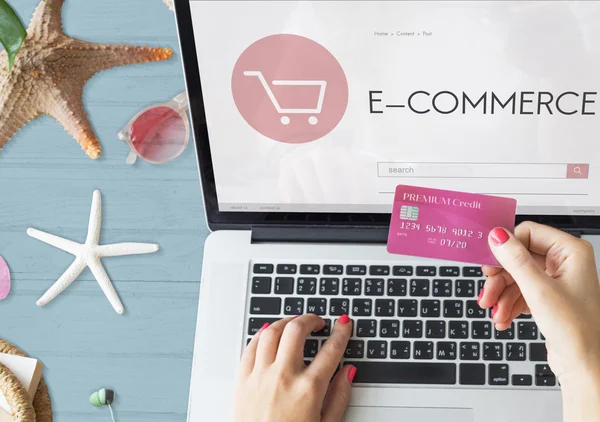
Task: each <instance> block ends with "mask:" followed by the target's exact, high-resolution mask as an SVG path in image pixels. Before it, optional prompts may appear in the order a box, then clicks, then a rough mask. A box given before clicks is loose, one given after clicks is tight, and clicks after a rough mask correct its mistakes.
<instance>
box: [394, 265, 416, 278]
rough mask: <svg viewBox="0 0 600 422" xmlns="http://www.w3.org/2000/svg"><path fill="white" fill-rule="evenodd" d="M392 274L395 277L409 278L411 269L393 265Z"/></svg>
mask: <svg viewBox="0 0 600 422" xmlns="http://www.w3.org/2000/svg"><path fill="white" fill-rule="evenodd" d="M392 274H393V275H395V276H411V275H413V267H411V266H409V265H394V267H393V268H392Z"/></svg>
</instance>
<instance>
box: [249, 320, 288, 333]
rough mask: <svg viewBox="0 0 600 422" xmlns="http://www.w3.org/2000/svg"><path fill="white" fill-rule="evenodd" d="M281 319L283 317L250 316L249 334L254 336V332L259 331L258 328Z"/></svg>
mask: <svg viewBox="0 0 600 422" xmlns="http://www.w3.org/2000/svg"><path fill="white" fill-rule="evenodd" d="M280 319H281V318H250V319H249V320H248V335H249V336H253V335H254V334H256V333H258V330H260V329H261V328H262V327H263V325H265V324H266V323H269V324H273V323H274V322H277V321H279V320H280Z"/></svg>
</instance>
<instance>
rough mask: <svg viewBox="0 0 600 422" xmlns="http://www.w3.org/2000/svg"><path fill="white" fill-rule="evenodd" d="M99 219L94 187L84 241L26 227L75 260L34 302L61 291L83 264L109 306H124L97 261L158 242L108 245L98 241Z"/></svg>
mask: <svg viewBox="0 0 600 422" xmlns="http://www.w3.org/2000/svg"><path fill="white" fill-rule="evenodd" d="M101 222H102V200H101V197H100V191H99V190H96V191H94V195H93V197H92V210H91V212H90V223H89V227H88V234H87V238H86V240H85V243H84V244H81V243H77V242H73V241H72V240H68V239H63V238H62V237H58V236H55V235H53V234H49V233H45V232H42V231H39V230H36V229H32V228H29V229H27V234H28V235H29V236H31V237H33V238H35V239H38V240H41V241H42V242H45V243H47V244H49V245H52V246H54V247H57V248H58V249H62V250H63V251H66V252H69V253H70V254H73V255H75V261H73V263H72V264H71V265H70V266H69V268H67V271H65V272H64V274H63V275H62V276H60V278H59V279H58V280H57V281H56V283H54V284H53V285H52V287H50V289H48V291H47V292H46V293H45V294H44V295H43V296H42V297H41V298H40V299H39V300H38V301H37V302H36V303H37V305H38V306H44V305H46V304H47V303H49V302H50V301H51V300H52V299H54V298H55V297H56V296H58V295H59V294H61V293H62V292H63V290H65V289H66V288H67V287H69V286H70V285H71V283H73V281H75V279H76V278H77V277H78V276H79V274H81V272H82V271H83V270H84V269H85V267H86V266H87V267H90V270H91V271H92V274H93V275H94V277H95V278H96V281H97V282H98V284H99V285H100V287H101V288H102V291H103V292H104V294H105V295H106V297H107V298H108V301H109V302H110V304H111V305H112V307H113V308H114V309H115V311H117V312H118V313H119V314H122V313H123V312H124V311H125V309H124V308H123V304H122V303H121V300H120V299H119V295H118V294H117V292H116V291H115V288H114V287H113V285H112V282H111V281H110V279H109V278H108V274H106V271H105V270H104V266H102V262H100V259H101V258H104V257H107V256H122V255H135V254H146V253H152V252H156V251H158V248H159V246H158V245H156V244H153V243H115V244H112V245H99V244H98V242H99V241H100V224H101Z"/></svg>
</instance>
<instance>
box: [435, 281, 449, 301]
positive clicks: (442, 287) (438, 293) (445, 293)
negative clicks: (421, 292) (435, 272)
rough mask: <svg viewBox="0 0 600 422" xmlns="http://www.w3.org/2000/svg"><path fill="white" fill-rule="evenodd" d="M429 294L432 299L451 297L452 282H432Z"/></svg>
mask: <svg viewBox="0 0 600 422" xmlns="http://www.w3.org/2000/svg"><path fill="white" fill-rule="evenodd" d="M431 293H432V295H433V296H434V297H450V296H452V280H433V289H432V292H431Z"/></svg>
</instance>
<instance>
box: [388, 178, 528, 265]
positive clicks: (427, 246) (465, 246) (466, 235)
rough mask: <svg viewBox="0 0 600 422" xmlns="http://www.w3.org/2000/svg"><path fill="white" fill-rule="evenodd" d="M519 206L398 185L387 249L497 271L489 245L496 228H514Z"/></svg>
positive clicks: (495, 199)
mask: <svg viewBox="0 0 600 422" xmlns="http://www.w3.org/2000/svg"><path fill="white" fill-rule="evenodd" d="M516 212H517V201H516V200H514V199H511V198H502V197H499V196H489V195H477V194H474V193H464V192H456V191H451V190H441V189H428V188H422V187H417V186H407V185H398V186H397V187H396V194H395V196H394V207H393V209H392V220H391V222H390V232H389V235H388V243H387V250H388V252H390V253H393V254H400V255H410V256H420V257H425V258H435V259H444V260H449V261H459V262H468V263H471V264H482V265H483V264H486V265H494V266H498V265H499V264H498V261H496V258H494V256H493V255H492V252H491V251H490V247H489V245H488V234H489V232H490V231H491V230H492V229H493V228H495V227H504V228H506V229H508V230H510V231H512V230H514V227H515V214H516Z"/></svg>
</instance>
